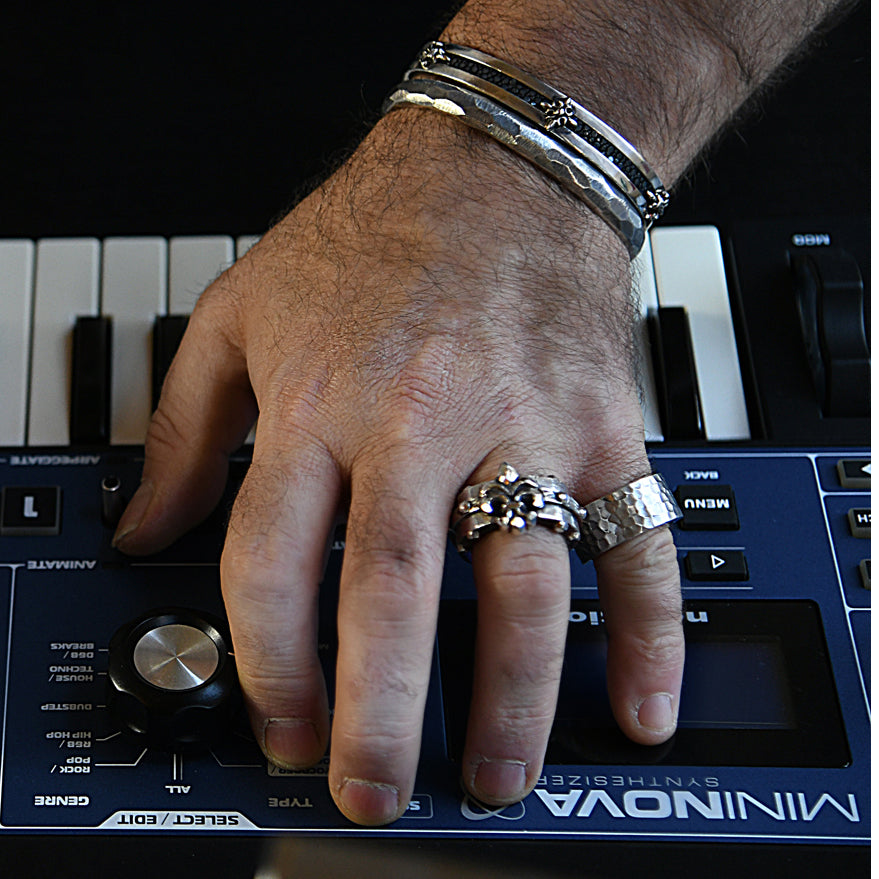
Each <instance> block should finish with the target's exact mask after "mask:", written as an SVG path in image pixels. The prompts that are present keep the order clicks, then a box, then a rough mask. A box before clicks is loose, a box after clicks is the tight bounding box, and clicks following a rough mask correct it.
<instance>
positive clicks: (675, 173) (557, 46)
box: [443, 0, 852, 184]
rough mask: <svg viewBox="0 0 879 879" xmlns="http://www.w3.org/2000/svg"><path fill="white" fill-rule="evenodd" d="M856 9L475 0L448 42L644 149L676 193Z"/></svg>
mask: <svg viewBox="0 0 879 879" xmlns="http://www.w3.org/2000/svg"><path fill="white" fill-rule="evenodd" d="M851 5H852V3H851V2H850V0H649V2H644V3H633V2H631V0H470V2H468V3H466V4H465V5H464V6H463V7H462V9H461V10H460V12H459V13H458V15H457V16H456V17H455V18H454V19H453V20H452V21H451V22H450V23H449V25H448V27H447V28H446V29H445V31H444V33H443V38H444V39H446V40H449V41H451V42H459V43H462V44H464V45H471V46H474V47H478V48H481V49H483V50H485V51H487V52H489V53H492V54H495V55H497V56H499V57H502V58H506V59H508V60H510V61H512V62H513V63H515V64H516V65H517V66H519V67H522V68H523V69H526V70H528V71H529V72H531V73H532V74H533V75H535V76H537V77H539V78H541V79H544V80H545V81H546V82H548V83H551V84H552V85H554V86H556V88H559V89H561V90H562V91H565V92H566V93H568V94H569V95H571V96H572V97H574V98H575V99H576V100H578V101H579V102H580V103H582V104H584V105H585V106H587V107H588V108H589V109H590V110H591V111H592V112H594V113H595V114H596V115H598V116H599V117H600V118H602V119H604V120H605V121H606V122H607V123H608V124H610V125H611V126H612V127H614V128H615V129H616V130H617V131H619V132H620V133H621V134H622V135H623V136H624V137H626V138H627V139H628V140H630V141H631V142H632V143H634V144H635V145H636V146H637V147H638V149H639V150H640V151H641V153H642V154H643V155H644V157H645V158H646V159H647V161H648V163H649V164H650V165H652V166H653V167H654V168H655V169H656V170H657V171H658V173H659V174H660V176H661V177H662V178H663V179H664V180H665V181H666V182H667V183H668V184H671V183H672V182H673V181H674V180H676V179H677V178H678V177H680V175H681V174H682V173H683V172H684V171H685V170H686V168H687V166H688V165H689V164H690V162H691V161H692V160H693V158H694V157H695V156H696V155H697V153H698V152H699V151H700V150H701V149H702V147H703V146H704V145H705V144H706V143H708V142H709V141H710V140H711V139H712V138H713V137H714V136H715V134H716V133H717V131H718V130H719V129H720V128H722V127H723V126H724V124H725V123H726V122H728V121H729V119H730V118H731V117H732V116H733V115H734V114H735V112H736V110H737V109H738V108H739V107H740V106H741V105H742V104H743V103H744V102H745V101H746V100H747V99H748V98H749V97H750V96H751V95H752V94H753V93H754V92H755V91H757V90H758V89H759V88H760V87H761V86H762V85H763V84H764V83H765V82H766V81H767V80H768V79H770V77H771V76H772V75H773V72H774V71H776V70H777V69H778V68H779V66H780V65H782V64H783V62H784V61H785V60H786V59H788V58H789V57H790V56H791V55H792V54H794V53H796V52H797V50H798V49H799V47H800V46H801V45H802V44H803V42H804V41H805V40H806V39H807V37H808V36H809V35H810V34H811V33H813V32H814V31H815V29H816V28H818V27H819V26H820V25H821V24H822V22H825V21H827V19H828V18H829V17H831V16H832V15H834V13H838V12H839V11H842V10H843V9H844V8H847V7H850V6H851Z"/></svg>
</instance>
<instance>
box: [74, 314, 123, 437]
mask: <svg viewBox="0 0 879 879" xmlns="http://www.w3.org/2000/svg"><path fill="white" fill-rule="evenodd" d="M112 332H113V326H112V323H111V321H110V318H107V317H79V318H77V319H76V326H75V327H74V329H73V375H72V386H71V391H70V442H71V443H74V444H76V443H85V444H106V443H108V442H109V441H110V368H111V357H112V350H113V337H112Z"/></svg>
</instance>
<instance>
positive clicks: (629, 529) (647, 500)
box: [577, 473, 683, 563]
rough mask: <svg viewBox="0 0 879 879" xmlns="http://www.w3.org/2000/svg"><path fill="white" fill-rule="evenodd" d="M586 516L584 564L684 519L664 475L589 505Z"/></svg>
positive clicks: (581, 551)
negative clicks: (639, 537)
mask: <svg viewBox="0 0 879 879" xmlns="http://www.w3.org/2000/svg"><path fill="white" fill-rule="evenodd" d="M583 512H584V514H585V515H584V519H583V534H582V538H581V540H580V543H579V544H578V545H577V555H578V556H579V557H580V561H582V562H584V563H585V562H588V561H591V560H592V559H594V558H595V557H596V556H599V555H601V554H602V553H604V552H607V551H608V550H609V549H613V548H614V547H615V546H619V544H621V543H624V542H625V541H627V540H632V538H634V537H638V536H639V535H641V534H643V533H644V532H645V531H650V530H652V529H653V528H659V527H661V526H662V525H668V524H670V523H672V522H676V521H677V520H678V519H680V518H682V517H683V514H682V513H681V510H680V507H678V504H677V501H676V500H675V496H674V494H673V493H672V490H671V488H670V487H669V485H668V483H667V482H666V481H665V479H664V478H663V476H662V474H660V473H651V474H650V475H649V476H644V477H643V478H641V479H636V480H635V481H634V482H630V483H628V484H627V485H624V486H623V487H622V488H618V489H617V490H616V491H612V492H610V494H606V495H604V497H600V498H598V499H597V500H594V501H592V502H591V503H588V504H586V506H585V507H583Z"/></svg>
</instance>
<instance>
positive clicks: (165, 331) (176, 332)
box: [153, 314, 189, 409]
mask: <svg viewBox="0 0 879 879" xmlns="http://www.w3.org/2000/svg"><path fill="white" fill-rule="evenodd" d="M187 323H189V317H188V316H187V315H185V314H168V315H162V316H160V317H157V318H156V322H155V324H154V326H153V409H155V408H156V406H158V405H159V396H160V394H161V393H162V385H163V384H164V382H165V376H166V375H167V374H168V370H169V369H170V367H171V361H172V360H173V359H174V355H175V354H176V353H177V348H178V347H179V346H180V340H181V339H182V338H183V333H184V332H186V325H187Z"/></svg>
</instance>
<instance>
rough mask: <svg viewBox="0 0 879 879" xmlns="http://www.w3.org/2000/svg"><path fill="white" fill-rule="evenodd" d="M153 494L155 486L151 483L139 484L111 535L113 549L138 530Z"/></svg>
mask: <svg viewBox="0 0 879 879" xmlns="http://www.w3.org/2000/svg"><path fill="white" fill-rule="evenodd" d="M154 494H155V486H154V485H153V484H152V482H150V481H149V480H147V481H144V482H141V484H140V486H139V487H138V489H137V491H136V492H135V493H134V497H133V498H132V499H131V501H130V502H129V504H128V506H127V507H126V508H125V512H124V513H123V514H122V518H121V519H120V520H119V525H118V526H117V527H116V533H115V534H114V535H113V543H112V545H113V546H114V547H117V548H119V546H120V544H121V543H123V542H124V541H125V539H126V538H128V537H130V536H131V534H132V533H133V532H134V531H135V530H136V529H137V528H138V526H139V525H140V523H141V522H142V521H143V518H144V516H145V515H146V511H147V508H148V507H149V505H150V502H151V501H152V499H153V495H154Z"/></svg>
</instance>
